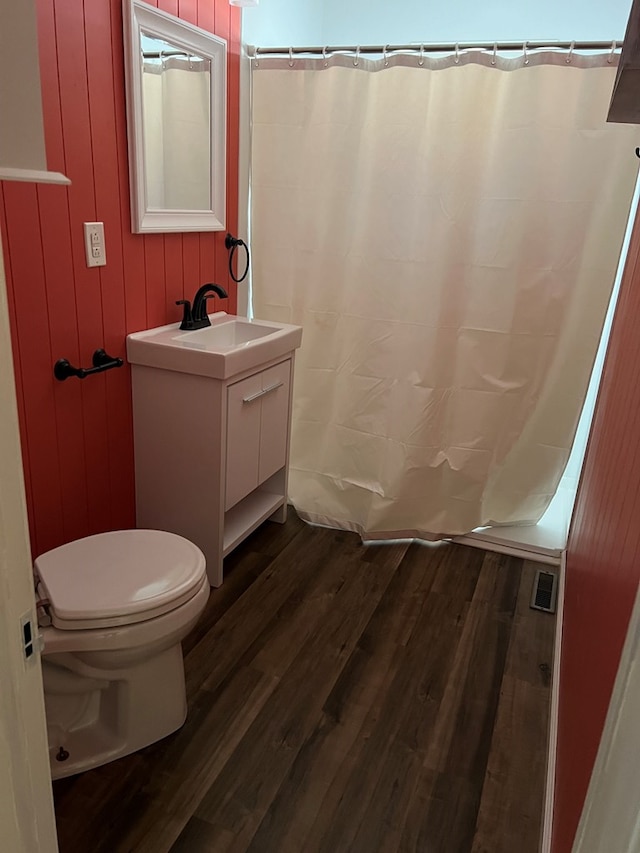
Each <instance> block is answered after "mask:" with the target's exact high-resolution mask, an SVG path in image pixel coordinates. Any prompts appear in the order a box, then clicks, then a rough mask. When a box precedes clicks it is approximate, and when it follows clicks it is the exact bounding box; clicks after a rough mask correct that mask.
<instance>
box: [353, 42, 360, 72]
mask: <svg viewBox="0 0 640 853" xmlns="http://www.w3.org/2000/svg"><path fill="white" fill-rule="evenodd" d="M359 62H360V45H357V47H356V58H355V59H354V60H353V65H354V67H355V68H357V67H358V64H359Z"/></svg>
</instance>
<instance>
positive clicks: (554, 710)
mask: <svg viewBox="0 0 640 853" xmlns="http://www.w3.org/2000/svg"><path fill="white" fill-rule="evenodd" d="M566 553H567V552H566V551H563V552H562V555H561V557H560V570H559V573H558V598H557V607H556V635H555V642H554V648H553V676H552V680H551V708H550V710H549V740H548V746H547V781H546V784H545V794H544V814H543V823H542V835H541V840H540V851H541V853H551V835H552V830H553V806H554V800H555V787H556V750H557V746H558V712H559V705H560V658H561V652H562V622H563V614H564V584H565V572H566V563H567V556H566Z"/></svg>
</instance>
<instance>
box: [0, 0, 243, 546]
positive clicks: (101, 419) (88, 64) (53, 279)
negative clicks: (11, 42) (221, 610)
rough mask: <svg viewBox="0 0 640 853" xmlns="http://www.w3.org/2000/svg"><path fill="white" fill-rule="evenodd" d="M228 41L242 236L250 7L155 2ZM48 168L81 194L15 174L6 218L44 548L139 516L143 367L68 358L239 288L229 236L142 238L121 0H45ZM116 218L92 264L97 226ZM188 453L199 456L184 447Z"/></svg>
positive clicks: (19, 370) (231, 182)
mask: <svg viewBox="0 0 640 853" xmlns="http://www.w3.org/2000/svg"><path fill="white" fill-rule="evenodd" d="M149 2H150V5H156V6H158V7H159V8H161V9H163V10H164V11H166V12H170V13H172V14H174V15H178V16H179V17H181V18H183V19H185V20H187V21H190V22H191V23H194V24H197V25H198V26H200V27H202V28H204V29H207V30H209V31H212V32H214V33H216V34H217V35H220V36H222V37H223V38H225V39H227V43H228V110H227V121H228V139H227V146H228V153H227V188H228V189H227V192H228V197H227V228H228V230H229V231H231V232H232V233H234V234H235V233H237V221H238V195H237V186H238V110H239V67H240V66H239V54H240V12H239V10H238V9H235V8H233V7H231V6H229V3H228V0H149ZM37 11H38V29H39V43H40V63H41V68H40V70H41V76H42V90H43V91H42V95H43V110H44V120H45V134H46V142H47V154H48V165H49V168H50V169H51V170H52V171H60V172H64V173H65V174H66V175H67V176H68V177H69V178H70V179H71V181H72V185H71V187H69V188H62V187H56V186H46V185H40V186H34V185H32V184H20V183H2V182H0V223H1V226H2V238H3V244H4V255H5V266H6V273H7V288H8V295H9V305H10V314H11V323H12V338H13V348H14V360H15V372H16V384H17V393H18V405H19V414H20V426H21V437H22V448H23V457H24V469H25V481H26V491H27V504H28V513H29V526H30V531H31V544H32V550H33V553H34V556H35V555H37V554H40V553H42V552H43V551H45V550H48V549H49V548H52V547H55V546H56V545H59V544H61V543H63V542H66V541H69V540H71V539H75V538H77V537H80V536H84V535H87V534H89V533H96V532H100V531H103V530H110V529H117V528H121V527H131V526H134V524H135V514H134V476H133V435H132V421H131V382H130V372H129V367H128V366H125V367H124V368H121V369H119V370H112V371H109V372H108V373H105V374H100V375H98V376H93V377H90V378H87V379H85V380H83V381H82V382H81V381H80V380H76V379H70V380H67V381H66V382H64V383H61V382H58V381H56V380H55V379H54V378H53V373H52V370H53V364H54V362H55V361H56V360H57V359H59V358H63V357H64V358H68V359H69V361H71V363H72V364H76V365H78V364H79V365H85V366H87V365H90V364H91V356H92V353H93V351H94V350H95V349H97V348H99V347H104V348H105V349H106V350H107V352H108V353H110V354H111V355H114V356H121V357H125V337H126V335H127V334H128V333H129V332H134V331H139V330H141V329H145V328H149V327H152V326H157V325H161V324H163V323H169V322H173V321H175V320H177V319H179V316H180V312H179V309H178V308H177V307H176V306H175V305H174V302H175V300H176V299H180V298H183V297H187V298H191V297H192V296H193V294H194V292H195V290H196V289H197V287H198V286H199V285H200V284H202V283H203V282H205V281H212V280H213V281H216V282H218V283H219V284H222V285H223V286H224V287H225V288H226V289H227V291H228V292H229V295H230V299H229V300H228V303H226V304H225V305H224V306H223V305H222V304H221V303H219V302H218V301H217V300H216V303H217V304H216V310H220V309H222V308H223V307H224V309H225V310H227V311H229V312H230V313H235V310H236V291H235V286H233V282H231V281H230V280H229V278H228V274H227V251H226V249H225V247H224V236H225V233H226V232H219V233H216V234H212V233H208V234H207V233H201V234H166V235H161V234H152V235H137V234H132V233H131V224H130V222H131V220H130V213H129V177H128V161H127V138H126V120H125V96H124V63H123V44H122V4H121V0H90V2H86V1H85V2H83V0H37ZM87 221H102V222H104V225H105V242H106V255H107V266H106V267H102V268H93V269H88V268H87V266H86V264H85V259H84V236H83V225H82V223H83V222H87ZM176 452H185V450H184V449H183V450H180V449H178V448H176Z"/></svg>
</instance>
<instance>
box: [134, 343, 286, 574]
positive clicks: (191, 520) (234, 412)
mask: <svg viewBox="0 0 640 853" xmlns="http://www.w3.org/2000/svg"><path fill="white" fill-rule="evenodd" d="M130 361H133V360H132V359H131V358H130ZM293 362H294V353H293V351H291V352H289V353H287V354H286V355H284V356H282V357H280V358H277V359H273V360H272V361H270V362H268V363H266V364H263V365H261V366H260V369H257V370H256V369H250V370H246V371H243V372H241V373H240V374H237V375H234V376H232V377H230V378H228V379H217V378H213V377H211V376H201V375H194V374H191V373H185V372H179V371H177V370H172V369H165V368H162V367H160V368H159V367H155V366H149V365H144V364H137V363H132V381H133V422H134V445H135V475H136V513H137V526H138V527H142V528H145V527H146V528H154V529H161V530H169V531H172V532H174V533H178V534H180V535H182V536H185V537H186V538H187V539H190V540H191V541H193V542H195V543H196V544H197V545H198V546H199V547H200V548H201V549H202V550H203V552H204V554H205V557H206V560H207V573H208V575H209V580H210V582H211V585H212V586H220V584H221V583H222V561H223V558H224V557H225V556H226V555H227V554H228V553H229V552H230V551H231V550H232V549H233V548H235V547H236V545H238V544H239V543H240V542H241V541H242V540H243V539H244V538H245V537H246V536H248V535H249V533H251V532H252V531H253V530H255V528H256V527H258V525H260V524H261V523H262V522H263V521H265V519H267V518H271V519H272V520H275V521H280V522H284V521H285V518H286V499H287V467H288V462H289V435H290V423H291V392H292V380H293Z"/></svg>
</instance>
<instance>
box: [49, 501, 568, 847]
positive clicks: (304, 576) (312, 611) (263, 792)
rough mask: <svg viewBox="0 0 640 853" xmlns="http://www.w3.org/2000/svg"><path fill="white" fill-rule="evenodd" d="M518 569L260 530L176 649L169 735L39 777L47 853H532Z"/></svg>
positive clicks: (537, 794)
mask: <svg viewBox="0 0 640 853" xmlns="http://www.w3.org/2000/svg"><path fill="white" fill-rule="evenodd" d="M535 568H536V566H535V564H533V563H527V562H524V563H523V561H522V560H519V559H516V558H513V557H506V556H501V555H497V554H493V553H487V552H484V551H481V550H478V549H474V548H469V547H466V546H462V545H453V544H440V545H435V546H433V545H426V544H418V543H413V544H408V543H394V544H389V545H371V546H363V545H362V544H361V543H360V540H359V537H358V536H357V535H356V534H352V533H347V532H342V531H335V530H328V529H323V528H313V527H309V526H307V525H305V524H303V523H302V522H301V521H300V520H299V519H298V518H297V517H296V515H295V512H293V511H290V515H289V520H288V521H287V523H286V524H285V525H276V524H272V523H266V524H265V525H263V526H262V528H261V529H260V530H258V531H257V532H256V533H254V534H253V535H252V536H251V537H250V538H249V539H248V540H247V541H246V542H245V543H244V544H243V545H241V546H240V547H239V548H238V549H237V550H236V551H235V552H234V553H233V554H232V555H230V557H229V558H227V560H226V561H225V582H224V585H223V586H222V587H221V588H220V589H219V590H213V591H212V594H211V598H210V600H209V604H208V606H207V609H206V611H205V614H204V616H203V618H202V620H201V621H200V623H199V624H198V626H197V627H196V628H195V630H194V631H193V632H192V634H191V635H190V636H189V637H188V638H187V640H186V641H185V643H184V651H185V667H186V674H187V691H188V699H189V716H188V719H187V722H186V724H185V725H184V727H183V728H182V729H181V730H180V731H179V732H177V733H176V734H174V735H172V736H170V737H168V738H166V739H165V740H164V741H161V742H160V743H157V744H154V745H152V746H150V747H148V748H147V749H145V750H142V751H141V752H139V753H137V754H135V755H132V756H129V757H127V758H122V759H120V760H119V761H116V762H113V763H112V764H109V765H105V766H104V767H100V768H97V769H96V770H92V771H90V772H88V773H84V774H82V775H80V776H76V777H72V778H70V779H64V780H61V781H59V782H56V783H55V784H54V796H55V801H56V814H57V820H58V834H59V842H60V850H61V853H101V852H102V851H103V852H104V853H120V851H122V853H124V851H136V853H168V851H171V853H227V851H234V852H235V851H251V853H343V851H344V853H346V851H354V853H378V851H380V853H383V851H384V853H396V851H403V853H404V851H407V853H408V851H420V853H467V851H469V852H470V853H471V851H472V853H514V851H517V853H537V850H538V844H539V835H540V827H541V819H542V802H543V794H544V775H545V763H546V746H547V725H548V713H549V697H550V680H551V675H550V673H551V663H552V660H551V658H552V649H553V634H554V621H555V620H554V617H552V616H550V615H548V614H546V613H540V612H537V611H533V610H530V609H529V606H528V605H529V596H530V592H531V584H532V582H533V575H534V573H535Z"/></svg>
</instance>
